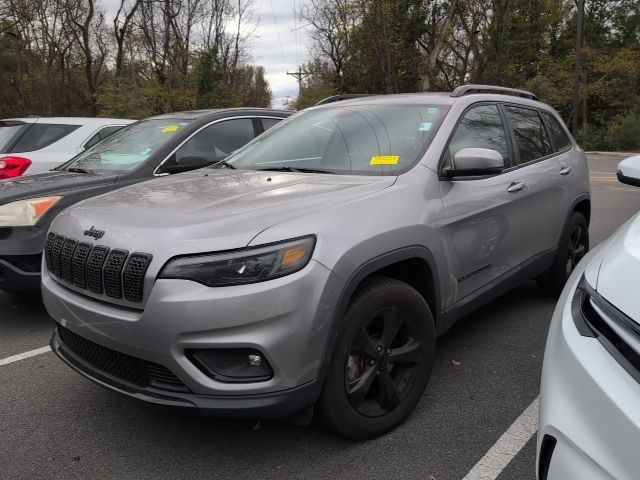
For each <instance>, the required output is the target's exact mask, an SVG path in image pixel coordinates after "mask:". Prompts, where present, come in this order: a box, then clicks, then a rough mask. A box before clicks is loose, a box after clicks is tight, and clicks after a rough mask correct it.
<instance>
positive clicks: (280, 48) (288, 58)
mask: <svg viewBox="0 0 640 480" xmlns="http://www.w3.org/2000/svg"><path fill="white" fill-rule="evenodd" d="M302 2H303V0H255V6H256V14H257V15H258V17H259V26H258V29H257V30H256V38H255V39H254V41H253V49H252V53H253V61H254V62H255V63H256V64H258V65H262V66H264V68H265V69H266V76H267V80H268V81H269V84H270V85H271V90H272V91H273V106H274V107H280V106H282V101H283V100H284V99H285V98H286V97H295V96H297V95H298V81H297V80H296V79H295V78H293V77H291V76H288V75H287V71H294V70H296V69H297V67H298V65H299V64H300V63H301V62H304V61H306V60H307V57H308V48H307V44H308V38H307V36H306V34H305V32H304V30H303V29H301V28H299V27H300V25H299V21H298V20H296V16H295V15H294V8H295V9H299V8H300V4H301V3H302ZM296 27H298V29H297V30H296Z"/></svg>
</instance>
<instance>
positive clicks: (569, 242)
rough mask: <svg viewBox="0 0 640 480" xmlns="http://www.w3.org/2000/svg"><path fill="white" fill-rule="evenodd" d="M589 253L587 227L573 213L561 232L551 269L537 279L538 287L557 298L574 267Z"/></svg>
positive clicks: (576, 213) (583, 221)
mask: <svg viewBox="0 0 640 480" xmlns="http://www.w3.org/2000/svg"><path fill="white" fill-rule="evenodd" d="M588 251H589V227H588V225H587V221H586V219H585V218H584V215H582V214H581V213H580V212H573V214H571V218H570V219H569V222H568V223H567V225H566V226H565V229H564V230H563V232H562V237H561V239H560V243H559V245H558V251H557V253H556V258H555V259H554V261H553V265H551V268H550V269H549V270H548V271H547V273H545V274H544V275H543V276H541V277H540V278H538V285H539V286H540V288H541V289H542V290H543V291H544V292H545V293H546V294H548V295H550V296H552V297H558V296H559V295H560V293H562V289H563V288H564V285H565V284H566V283H567V280H569V277H570V276H571V273H572V272H573V270H574V269H575V268H576V265H577V264H578V262H579V261H580V260H582V258H583V257H584V256H585V255H586V254H587V252H588Z"/></svg>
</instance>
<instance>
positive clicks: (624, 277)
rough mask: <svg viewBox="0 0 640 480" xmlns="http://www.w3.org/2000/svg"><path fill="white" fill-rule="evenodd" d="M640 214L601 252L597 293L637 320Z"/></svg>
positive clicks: (639, 312)
mask: <svg viewBox="0 0 640 480" xmlns="http://www.w3.org/2000/svg"><path fill="white" fill-rule="evenodd" d="M638 285H640V213H639V214H636V216H634V217H633V218H632V219H631V220H629V221H628V222H627V223H626V224H624V225H623V226H622V227H620V229H619V230H618V231H617V232H616V233H614V234H613V236H612V237H611V239H610V240H609V242H608V244H607V246H606V247H605V250H604V252H603V254H602V262H601V263H600V270H599V273H598V281H597V284H596V290H597V292H598V293H599V294H600V295H602V297H604V298H605V299H606V300H607V301H608V302H609V303H611V304H612V305H614V306H615V307H616V308H617V309H618V310H620V311H621V312H623V313H625V314H626V315H627V316H629V317H631V318H632V319H633V320H635V321H636V322H638V323H640V302H638V299H637V295H638Z"/></svg>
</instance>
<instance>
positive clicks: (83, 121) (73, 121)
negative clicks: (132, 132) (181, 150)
mask: <svg viewBox="0 0 640 480" xmlns="http://www.w3.org/2000/svg"><path fill="white" fill-rule="evenodd" d="M0 121H2V122H22V123H38V122H41V121H42V122H48V123H61V124H65V125H88V124H91V123H95V124H99V125H103V124H105V123H114V122H117V123H118V122H123V123H131V122H135V120H132V119H130V118H102V117H100V118H94V117H39V116H36V115H32V116H30V117H18V118H3V119H0Z"/></svg>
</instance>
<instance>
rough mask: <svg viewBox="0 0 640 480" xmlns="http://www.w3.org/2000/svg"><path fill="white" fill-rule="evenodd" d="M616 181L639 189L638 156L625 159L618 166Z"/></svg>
mask: <svg viewBox="0 0 640 480" xmlns="http://www.w3.org/2000/svg"><path fill="white" fill-rule="evenodd" d="M617 176H618V181H619V182H620V183H624V184H626V185H632V186H634V187H640V155H635V156H633V157H629V158H625V159H624V160H622V161H621V162H620V163H619V164H618V172H617Z"/></svg>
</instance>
